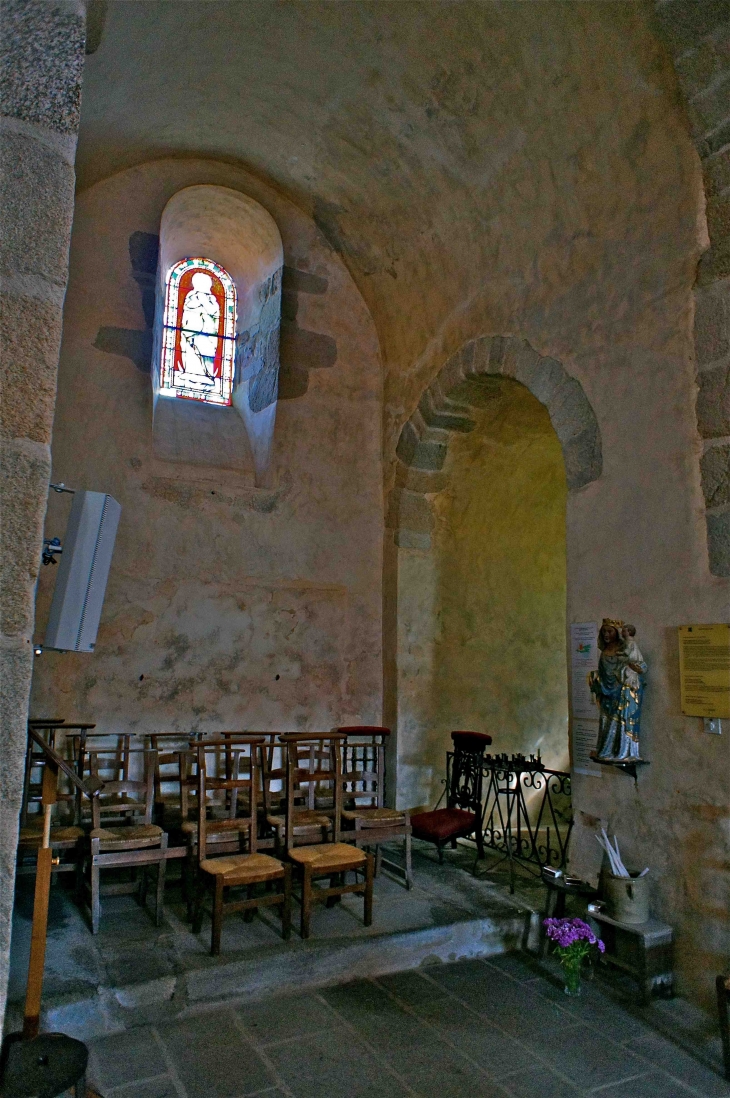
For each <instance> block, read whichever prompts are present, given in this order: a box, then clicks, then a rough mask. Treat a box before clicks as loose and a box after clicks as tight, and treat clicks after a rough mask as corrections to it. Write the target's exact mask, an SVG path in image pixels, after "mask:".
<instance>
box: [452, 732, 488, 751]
mask: <svg viewBox="0 0 730 1098" xmlns="http://www.w3.org/2000/svg"><path fill="white" fill-rule="evenodd" d="M451 739H452V740H453V741H454V746H455V747H460V748H462V750H463V751H483V750H484V748H485V747H489V745H490V744H491V742H492V737H491V736H488V735H487V733H486V732H466V731H459V732H452V733H451Z"/></svg>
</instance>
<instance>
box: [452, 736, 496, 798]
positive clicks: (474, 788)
mask: <svg viewBox="0 0 730 1098" xmlns="http://www.w3.org/2000/svg"><path fill="white" fill-rule="evenodd" d="M451 740H452V742H453V745H454V750H453V757H452V758H451V759H450V760H448V762H449V763H450V765H449V767H448V773H447V790H448V792H447V804H448V807H449V808H463V809H466V810H467V811H469V812H475V813H476V814H477V815H481V812H482V762H483V759H484V752H485V751H486V750H487V748H488V747H489V746H490V744H491V742H492V737H491V736H488V735H486V733H484V732H465V731H460V732H452V733H451Z"/></svg>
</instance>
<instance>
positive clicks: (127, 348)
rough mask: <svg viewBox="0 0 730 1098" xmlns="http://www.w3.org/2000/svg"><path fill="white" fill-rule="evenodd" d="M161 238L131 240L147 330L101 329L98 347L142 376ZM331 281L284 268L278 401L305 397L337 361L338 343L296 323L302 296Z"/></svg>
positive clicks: (148, 358)
mask: <svg viewBox="0 0 730 1098" xmlns="http://www.w3.org/2000/svg"><path fill="white" fill-rule="evenodd" d="M159 250H160V238H159V236H157V235H156V234H154V233H143V232H135V233H132V235H131V236H130V238H129V260H130V263H131V268H132V270H131V277H132V278H133V279H134V281H135V282H136V283H137V285H138V286H139V290H140V295H141V299H142V302H141V303H142V313H143V316H144V328H115V327H111V326H105V327H102V328H99V331H98V333H97V336H96V339H95V340H94V347H95V348H96V349H97V351H105V352H107V354H112V355H122V356H123V357H124V358H128V359H130V360H131V361H132V362H133V363H134V365H135V366H136V367H137V369H138V370H141V371H142V373H145V374H148V373H150V370H151V366H152V330H153V325H154V320H155V279H156V276H157V261H158V255H159ZM327 285H328V283H327V279H326V278H321V277H320V276H318V275H313V274H309V273H308V272H307V271H298V270H296V269H294V268H291V267H285V268H284V279H283V286H282V310H281V349H280V358H281V369H280V373H279V393H278V399H279V400H294V399H296V398H297V397H300V396H304V394H305V393H306V391H307V389H308V388H309V371H310V370H321V369H327V368H329V367H331V366H334V365H335V363H336V361H337V344H336V342H335V340H334V339H333V338H332V336H328V335H324V334H323V333H322V332H310V331H307V330H306V329H304V328H300V327H299V324H298V323H297V313H298V310H299V295H300V294H324V293H326V292H327Z"/></svg>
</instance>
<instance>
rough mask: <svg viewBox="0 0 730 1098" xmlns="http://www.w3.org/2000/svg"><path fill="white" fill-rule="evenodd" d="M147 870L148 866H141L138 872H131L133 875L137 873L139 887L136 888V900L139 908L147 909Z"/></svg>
mask: <svg viewBox="0 0 730 1098" xmlns="http://www.w3.org/2000/svg"><path fill="white" fill-rule="evenodd" d="M149 870H150V866H148V865H143V866H142V867H141V869H138V870H132V872H133V873H134V874H135V875H136V874H137V873H139V887H138V890H137V900H138V902H139V905H140V907H147V885H148V883H149V882H148V878H147V874H148V872H149Z"/></svg>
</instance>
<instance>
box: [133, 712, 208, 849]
mask: <svg viewBox="0 0 730 1098" xmlns="http://www.w3.org/2000/svg"><path fill="white" fill-rule="evenodd" d="M199 739H200V736H199V735H192V736H191V735H189V734H186V733H184V732H148V733H146V734H145V747H146V748H147V749H148V750H149V751H156V752H157V766H156V768H155V820H156V822H157V823H159V824H161V825H163V826H166V827H168V830H169V826H170V825H171V824H172V825H173V826H178V827H179V825H180V824H181V823H182V821H183V820H187V819H188V816H189V809H190V806H189V798H190V796H191V794H192V796H193V798H194V797H195V791H196V789H197V781H196V779H195V776H194V774H192V772H191V771H192V768H191V767H190V765H187V766H185V765H184V763H183V758H182V756H183V754H185V755H187V754H188V752H190V744H191V743H193V742H197V741H198V740H199ZM194 757H195V753H194V751H193V752H192V753H191V754H190V755H189V760H192V759H193V758H194Z"/></svg>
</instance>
